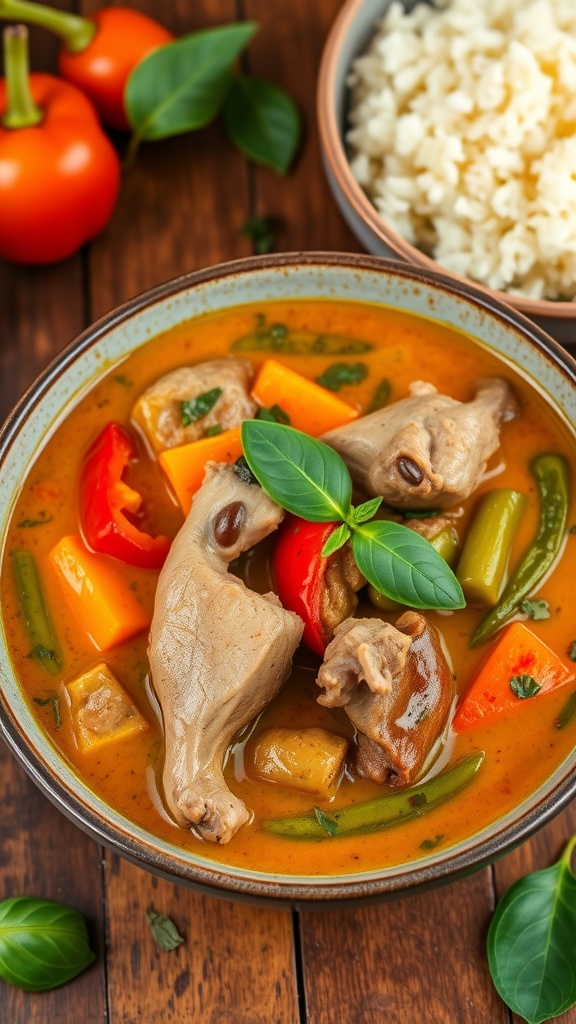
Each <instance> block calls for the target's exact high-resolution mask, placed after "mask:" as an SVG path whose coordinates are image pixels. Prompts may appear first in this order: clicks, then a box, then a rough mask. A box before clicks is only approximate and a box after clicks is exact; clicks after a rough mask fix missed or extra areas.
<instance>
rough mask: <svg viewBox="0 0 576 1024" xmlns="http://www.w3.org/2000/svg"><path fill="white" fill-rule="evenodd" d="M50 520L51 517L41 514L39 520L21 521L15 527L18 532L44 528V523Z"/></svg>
mask: <svg viewBox="0 0 576 1024" xmlns="http://www.w3.org/2000/svg"><path fill="white" fill-rule="evenodd" d="M52 518H53V517H52V516H47V515H46V514H45V513H44V512H41V513H40V518H39V519H22V520H21V521H20V522H19V523H17V524H16V525H17V526H18V528H19V529H20V530H26V529H28V528H29V527H32V526H45V525H46V523H51V522H52Z"/></svg>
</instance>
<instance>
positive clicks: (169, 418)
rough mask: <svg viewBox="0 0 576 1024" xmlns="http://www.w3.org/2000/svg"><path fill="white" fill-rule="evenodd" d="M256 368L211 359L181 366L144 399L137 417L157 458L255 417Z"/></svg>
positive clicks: (134, 414) (137, 406)
mask: <svg viewBox="0 0 576 1024" xmlns="http://www.w3.org/2000/svg"><path fill="white" fill-rule="evenodd" d="M251 374H252V368H251V366H250V363H248V362H246V360H244V359H212V360H210V362H206V363H199V364H198V365H197V366H181V367H180V368H179V369H177V370H172V371H171V372H170V373H167V374H165V375H164V376H163V377H160V379H159V380H157V381H155V382H154V384H152V385H151V386H150V387H149V388H147V389H146V391H144V392H143V394H142V395H140V398H139V399H138V401H137V402H136V404H135V406H134V408H133V410H132V419H133V420H134V422H135V423H137V424H138V426H139V427H140V429H141V430H142V431H143V433H144V434H145V436H146V437H147V439H148V441H149V443H150V445H151V447H152V449H153V451H154V452H156V453H157V454H158V453H159V452H162V451H165V449H166V448H176V447H177V446H178V445H182V444H188V442H189V441H197V440H198V439H199V438H201V437H205V436H206V431H207V430H210V429H214V430H217V429H219V428H220V429H222V430H229V429H231V428H232V427H237V426H238V425H239V424H240V423H242V421H243V420H246V419H251V418H252V417H253V416H254V415H255V413H256V403H255V402H254V401H253V400H252V399H251V398H250V395H249V393H248V389H249V385H250V378H251Z"/></svg>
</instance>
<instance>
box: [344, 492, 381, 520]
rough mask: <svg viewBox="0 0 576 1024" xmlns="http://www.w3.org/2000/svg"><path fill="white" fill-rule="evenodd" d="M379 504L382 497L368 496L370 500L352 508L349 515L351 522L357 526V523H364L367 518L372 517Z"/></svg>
mask: <svg viewBox="0 0 576 1024" xmlns="http://www.w3.org/2000/svg"><path fill="white" fill-rule="evenodd" d="M381 504H382V498H370V501H365V502H363V504H362V505H356V508H353V509H352V514H351V516H350V522H351V524H352V525H353V526H357V525H358V524H359V523H365V522H367V520H368V519H372V516H375V515H376V513H377V511H378V509H379V508H380V505H381Z"/></svg>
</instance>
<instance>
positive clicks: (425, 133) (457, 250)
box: [347, 0, 576, 299]
mask: <svg viewBox="0 0 576 1024" xmlns="http://www.w3.org/2000/svg"><path fill="white" fill-rule="evenodd" d="M349 81H350V85H351V87H352V105H351V110H350V123H351V125H352V127H351V129H350V131H349V132H348V135H347V141H348V143H349V145H350V148H351V153H352V156H351V161H350V164H351V168H352V172H353V174H354V176H355V178H356V179H357V180H358V182H359V183H360V185H362V187H363V188H364V189H365V190H366V192H367V193H368V195H369V196H370V198H371V200H372V202H373V203H374V205H375V206H376V208H377V210H378V211H379V213H380V214H381V215H382V218H383V219H384V220H385V221H386V222H387V223H388V224H390V226H391V227H393V228H394V229H395V230H396V231H397V232H398V234H400V235H401V236H402V237H403V238H405V239H406V240H407V241H408V242H411V243H413V244H414V245H416V246H418V247H420V248H421V249H423V250H424V251H425V252H427V253H429V255H431V256H433V257H434V259H435V260H437V262H438V263H440V264H441V265H442V266H443V267H446V268H447V269H449V270H452V271H455V272H456V273H458V274H462V275H463V276H465V277H470V278H472V279H474V280H476V281H480V282H482V283H483V284H487V285H489V286H490V287H491V288H499V289H503V290H507V291H511V292H517V293H521V294H524V295H528V296H531V297H532V298H549V299H557V298H569V299H573V298H575V297H576V0H481V2H479V0H451V2H449V3H448V4H447V5H446V6H445V7H444V9H443V10H438V9H434V8H432V7H430V6H428V5H427V4H425V3H419V4H418V5H417V6H416V7H415V8H414V10H413V11H412V13H410V14H407V13H406V12H405V10H404V7H403V5H402V4H401V3H400V2H398V0H394V2H393V3H392V4H391V5H390V7H389V9H388V11H387V13H386V16H385V17H384V19H383V21H382V22H381V23H380V25H379V28H378V31H377V33H376V35H375V37H374V39H373V40H372V42H371V45H370V48H369V50H368V51H367V53H365V54H364V55H363V56H361V57H359V58H358V59H357V60H356V61H355V63H354V66H353V70H352V73H351V75H350V80H349Z"/></svg>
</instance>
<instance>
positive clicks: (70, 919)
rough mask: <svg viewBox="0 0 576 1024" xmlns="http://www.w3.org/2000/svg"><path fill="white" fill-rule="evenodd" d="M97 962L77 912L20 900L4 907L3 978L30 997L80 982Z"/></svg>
mask: <svg viewBox="0 0 576 1024" xmlns="http://www.w3.org/2000/svg"><path fill="white" fill-rule="evenodd" d="M94 960H95V956H94V953H93V952H92V950H91V949H90V946H89V945H88V932H87V930H86V922H85V920H84V918H83V917H82V914H80V913H79V912H78V911H77V910H73V909H72V907H66V906H64V905H63V904H62V903H53V902H51V901H50V900H38V899H32V898H30V897H27V896H17V897H15V898H14V899H8V900H2V902H0V976H1V977H2V978H4V980H5V981H8V982H9V983H10V984H11V985H17V986H18V988H23V989H26V991H27V992H43V991H44V990H45V989H49V988H56V987H57V986H58V985H64V984H65V982H67V981H70V980H71V979H72V978H75V977H76V975H77V974H80V972H81V971H83V970H84V969H85V968H86V967H88V965H89V964H91V963H92V962H93V961H94Z"/></svg>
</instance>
